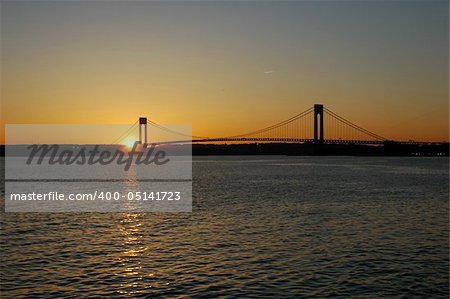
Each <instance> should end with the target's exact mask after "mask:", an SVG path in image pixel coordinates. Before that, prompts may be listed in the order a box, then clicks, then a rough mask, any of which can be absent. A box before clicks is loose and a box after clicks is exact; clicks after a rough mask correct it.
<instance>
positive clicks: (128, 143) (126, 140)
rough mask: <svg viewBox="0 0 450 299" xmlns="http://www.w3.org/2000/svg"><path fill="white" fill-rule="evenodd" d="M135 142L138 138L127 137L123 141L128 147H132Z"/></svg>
mask: <svg viewBox="0 0 450 299" xmlns="http://www.w3.org/2000/svg"><path fill="white" fill-rule="evenodd" d="M135 142H136V140H134V139H132V138H127V139H125V140H123V141H122V144H123V145H125V146H126V147H127V148H129V149H131V148H132V147H133V145H134V143H135Z"/></svg>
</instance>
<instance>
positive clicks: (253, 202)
mask: <svg viewBox="0 0 450 299" xmlns="http://www.w3.org/2000/svg"><path fill="white" fill-rule="evenodd" d="M2 185H3V184H2ZM193 201H194V204H193V212H192V213H78V214H73V213H1V214H0V220H1V293H0V295H1V297H2V298H15V297H16V298H25V297H26V298H38V297H47V298H56V297H67V298H81V297H83V298H89V297H92V298H98V297H100V296H105V297H107V298H115V297H117V298H138V297H150V296H153V297H169V298H177V297H180V298H186V297H195V298H201V297H221V296H222V297H223V296H226V297H245V298H263V297H286V298H287V297H296V298H302V297H305V298H311V297H317V298H323V297H339V296H340V297H350V296H353V297H359V298H380V297H388V298H397V297H398V298H414V297H416V298H448V292H449V223H448V221H449V209H448V208H449V160H448V158H385V157H278V156H271V157H261V156H259V157H242V156H237V157H195V158H194V161H193Z"/></svg>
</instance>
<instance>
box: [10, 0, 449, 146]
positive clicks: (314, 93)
mask: <svg viewBox="0 0 450 299" xmlns="http://www.w3.org/2000/svg"><path fill="white" fill-rule="evenodd" d="M448 5H449V4H448V1H429V0H427V1H359V2H357V1H276V2H275V1H273V2H272V1H231V2H225V1H199V2H197V1H185V2H181V1H180V2H178V1H96V2H91V1H90V2H88V1H61V2H56V1H32V2H31V1H29V2H28V1H2V2H1V55H2V57H1V59H2V67H1V76H2V77H1V81H2V82H1V83H2V85H1V100H2V107H1V108H2V110H1V122H2V127H3V124H5V123H26V124H31V123H41V124H42V123H87V124H90V123H102V124H103V123H104V124H106V123H112V124H114V123H130V124H131V123H134V122H135V120H136V119H137V118H138V116H147V117H148V118H150V119H152V120H154V121H156V122H159V123H188V124H192V129H193V134H194V135H200V136H223V135H233V134H239V133H243V132H247V131H251V130H254V129H258V128H260V127H265V126H267V125H270V124H272V123H274V122H277V121H280V120H283V119H285V118H288V117H290V116H292V115H294V114H296V113H298V112H301V111H303V110H306V109H307V108H309V107H311V106H312V105H313V104H314V103H323V104H324V105H326V107H327V108H329V109H331V110H333V111H334V112H336V113H338V114H340V115H342V116H344V117H346V118H348V119H350V120H352V121H353V122H355V123H357V124H358V125H360V126H362V127H364V128H366V129H369V130H371V131H374V132H376V133H379V134H381V135H384V136H386V137H388V138H392V139H415V140H434V141H442V140H448V139H449V132H448V129H449V127H448V113H449V88H448V83H449V82H448V79H449V77H448V68H449V60H448V55H449V52H448V51H449V48H448V42H449V36H448V35H449V23H448V13H449V7H448ZM2 136H3V130H2Z"/></svg>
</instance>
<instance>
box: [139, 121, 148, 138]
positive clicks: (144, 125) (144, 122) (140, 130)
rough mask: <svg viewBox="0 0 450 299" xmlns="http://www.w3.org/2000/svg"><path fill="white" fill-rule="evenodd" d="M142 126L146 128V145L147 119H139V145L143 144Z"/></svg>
mask: <svg viewBox="0 0 450 299" xmlns="http://www.w3.org/2000/svg"><path fill="white" fill-rule="evenodd" d="M142 126H143V127H144V144H147V117H139V144H142Z"/></svg>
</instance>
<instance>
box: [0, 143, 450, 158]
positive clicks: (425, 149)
mask: <svg viewBox="0 0 450 299" xmlns="http://www.w3.org/2000/svg"><path fill="white" fill-rule="evenodd" d="M67 146H68V145H67ZM103 146H107V147H111V148H123V146H122V145H103ZM13 147H14V146H13ZM170 147H171V148H172V152H173V147H175V148H177V147H178V148H179V149H182V148H183V147H185V145H171V146H170ZM192 155H193V156H208V155H289V156H313V155H323V156H424V157H429V156H447V157H448V156H449V143H440V144H421V145H417V144H398V143H395V142H386V143H385V144H383V145H360V144H313V143H247V144H192ZM0 156H2V157H4V156H5V145H1V146H0Z"/></svg>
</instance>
